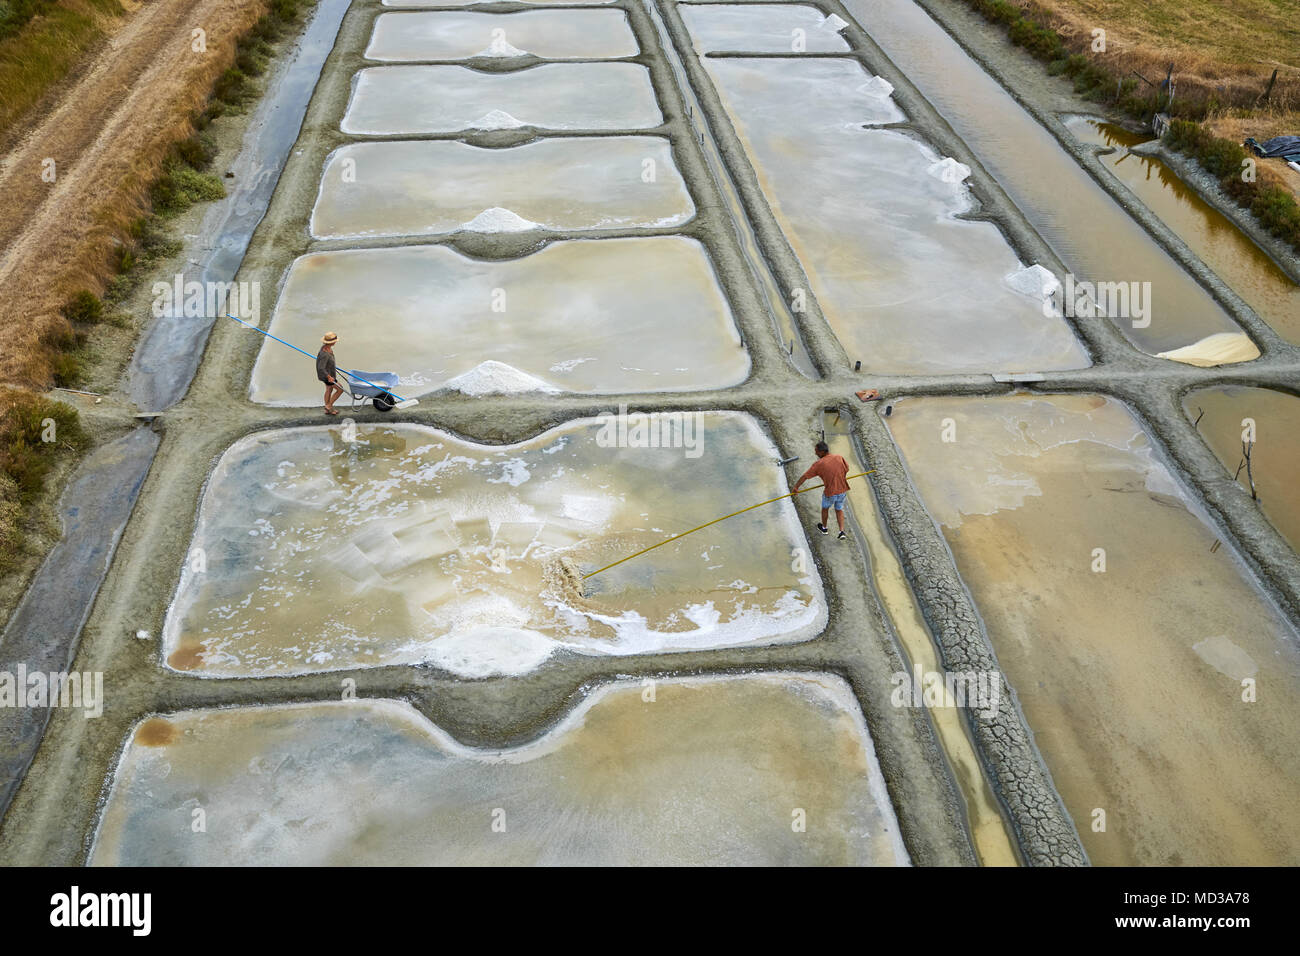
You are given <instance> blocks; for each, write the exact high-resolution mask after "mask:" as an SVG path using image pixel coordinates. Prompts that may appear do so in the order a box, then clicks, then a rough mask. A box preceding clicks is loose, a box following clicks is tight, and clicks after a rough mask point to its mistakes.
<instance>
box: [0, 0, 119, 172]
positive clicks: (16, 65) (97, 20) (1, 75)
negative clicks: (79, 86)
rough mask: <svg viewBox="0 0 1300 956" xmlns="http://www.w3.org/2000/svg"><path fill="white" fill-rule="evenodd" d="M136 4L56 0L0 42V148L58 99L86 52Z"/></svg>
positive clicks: (90, 0) (111, 1)
mask: <svg viewBox="0 0 1300 956" xmlns="http://www.w3.org/2000/svg"><path fill="white" fill-rule="evenodd" d="M139 6H140V4H139V3H136V2H133V0H58V2H57V3H55V4H54V5H53V6H52V7H51V8H50V9H49V10H48V11H46V12H44V13H42V14H40V15H39V16H37V17H35V18H34V19H33V20H32V21H31V22H30V23H28V24H27V25H26V26H25V27H24V28H23V29H22V31H21V32H20V33H18V34H16V35H14V36H11V37H8V38H6V39H5V40H3V41H0V90H3V91H4V96H3V97H2V98H0V146H3V147H5V148H8V147H9V146H10V145H11V143H12V140H13V139H14V138H15V134H16V133H18V132H21V126H22V121H23V120H24V119H26V118H27V115H28V114H29V113H30V112H31V111H32V110H33V109H34V108H36V107H38V106H39V105H41V104H42V102H43V101H45V100H47V98H49V97H51V96H54V95H57V92H58V87H59V84H60V83H62V82H63V81H64V80H66V79H67V78H68V76H69V75H70V74H71V73H72V72H73V70H74V67H75V66H76V65H77V63H78V62H79V61H80V60H81V59H82V57H83V56H84V55H85V54H86V52H87V51H88V50H90V49H92V48H93V47H95V46H96V45H97V44H99V43H100V42H101V41H103V40H104V39H105V38H106V37H108V36H110V35H111V34H113V33H115V32H116V31H117V30H118V29H119V28H120V27H121V26H122V24H123V23H124V22H125V21H126V18H127V15H128V14H129V13H131V12H133V11H134V10H136V9H138V8H139Z"/></svg>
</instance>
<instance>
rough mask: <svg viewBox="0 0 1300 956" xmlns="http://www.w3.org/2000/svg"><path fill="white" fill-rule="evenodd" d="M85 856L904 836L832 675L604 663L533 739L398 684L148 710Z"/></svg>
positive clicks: (708, 851) (825, 841) (544, 849)
mask: <svg viewBox="0 0 1300 956" xmlns="http://www.w3.org/2000/svg"><path fill="white" fill-rule="evenodd" d="M160 725H161V727H162V729H161V731H160V730H159V729H158V728H159V726H160ZM199 814H201V815H202V818H203V821H204V826H205V829H204V832H197V833H196V832H195V827H194V821H195V820H196V819H197V818H198V815H199ZM90 862H91V863H92V864H93V865H98V866H111V865H127V866H131V865H153V866H158V865H207V866H212V865H234V864H238V865H268V864H277V865H295V866H333V865H339V866H357V865H389V866H392V865H398V866H402V865H418V866H428V865H480V866H481V865H489V866H501V865H562V866H565V865H567V866H599V865H623V866H625V865H630V864H638V865H650V866H654V865H676V866H681V865H713V866H719V865H733V866H738V865H769V866H771V865H836V866H905V865H907V864H908V857H907V852H906V850H905V849H904V847H903V844H902V841H901V839H900V837H899V828H898V823H897V821H896V820H895V818H894V813H893V808H892V807H891V806H890V803H889V799H888V796H887V794H886V792H885V786H884V780H883V778H882V776H881V773H880V768H879V765H878V764H877V762H876V756H875V749H874V747H873V745H872V741H871V736H870V734H869V733H868V731H867V728H866V725H865V724H864V723H863V720H862V715H861V712H860V711H859V709H858V706H857V701H856V700H855V699H854V697H853V694H852V692H851V691H850V690H849V688H848V686H847V685H846V684H845V683H844V682H843V681H842V680H840V679H839V678H837V677H832V676H829V675H797V676H796V675H792V674H779V673H778V674H767V675H761V676H759V675H752V676H751V675H747V676H736V677H717V678H677V679H672V680H663V681H659V682H657V683H654V682H644V683H632V682H617V683H614V684H610V685H606V686H604V687H601V688H598V689H597V690H595V691H594V692H593V693H592V694H591V695H590V696H588V698H587V699H586V700H585V701H584V702H583V703H581V704H580V705H579V706H578V707H577V709H576V710H575V711H574V712H573V713H572V714H570V715H569V716H568V717H566V718H565V719H564V720H563V721H562V722H561V723H560V724H559V726H557V727H555V728H553V729H552V730H550V731H548V732H547V733H546V734H545V735H544V736H543V737H541V738H540V739H539V740H537V741H535V742H533V743H530V744H526V745H524V746H522V747H517V748H513V749H510V750H504V751H487V750H477V749H472V748H468V747H464V746H462V745H460V744H458V743H457V742H456V741H455V740H454V739H453V738H451V737H450V736H449V735H448V734H446V733H445V732H444V731H442V730H441V729H440V728H438V727H437V726H435V725H433V724H431V723H430V722H429V721H428V720H427V719H425V718H424V717H423V716H422V715H421V714H420V713H419V712H418V711H416V710H414V709H413V708H412V707H411V706H410V705H408V704H406V703H404V702H402V701H396V700H383V699H380V700H354V701H348V702H342V701H340V702H337V703H313V704H296V705H289V706H275V707H242V708H236V709H233V710H195V711H186V712H182V713H176V714H167V715H164V716H160V717H153V718H151V719H149V720H147V721H145V722H143V723H142V724H141V725H140V726H138V727H137V728H136V730H135V731H134V733H133V735H132V737H131V738H130V739H129V740H128V743H127V746H126V749H125V752H124V753H123V755H122V758H121V763H120V765H119V767H118V770H117V773H116V775H115V777H114V779H113V784H112V788H111V791H110V793H109V796H108V801H107V804H106V806H105V808H104V812H103V817H102V821H101V823H100V826H99V829H98V833H97V835H96V839H95V842H94V846H93V848H92V851H91V857H90Z"/></svg>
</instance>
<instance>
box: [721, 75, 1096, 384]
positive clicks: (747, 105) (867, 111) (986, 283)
mask: <svg viewBox="0 0 1300 956" xmlns="http://www.w3.org/2000/svg"><path fill="white" fill-rule="evenodd" d="M703 62H704V64H705V67H706V68H707V70H708V72H709V74H710V75H711V76H712V78H713V80H714V83H715V85H716V86H717V88H718V92H719V94H720V95H721V97H722V99H723V103H724V104H725V106H726V108H727V111H728V113H729V114H730V116H731V117H732V119H733V122H734V123H735V126H736V130H737V133H738V134H739V135H740V137H741V139H742V141H743V142H744V144H745V147H746V150H747V151H748V152H749V154H750V157H751V159H752V160H753V162H754V168H755V171H756V173H757V174H758V177H759V182H760V183H761V185H762V187H763V191H764V193H765V194H766V195H767V197H768V199H769V201H770V203H771V205H772V210H773V212H774V214H775V215H776V217H777V219H778V221H779V222H780V223H781V226H782V228H783V230H784V231H785V234H786V236H787V238H788V239H789V240H790V244H791V246H792V247H793V248H794V250H795V253H796V254H797V255H798V257H799V260H800V262H801V263H802V264H803V267H804V271H805V272H806V273H807V275H808V278H809V281H810V283H811V284H812V291H813V292H814V294H815V295H816V297H817V301H818V303H819V304H820V305H821V308H822V311H823V313H824V314H825V315H826V318H827V320H828V321H829V323H830V326H831V329H832V330H833V331H834V333H835V335H836V336H837V337H838V339H839V340H840V343H841V344H842V345H843V346H844V349H845V351H846V352H847V353H848V357H849V359H850V360H851V361H852V360H858V359H860V360H861V361H862V364H863V366H864V367H865V368H867V369H871V370H875V371H881V372H889V373H893V374H902V373H927V372H958V371H981V372H999V371H1026V370H1042V369H1063V368H1083V367H1086V366H1087V365H1088V364H1089V361H1088V358H1087V354H1086V352H1085V351H1084V350H1083V348H1082V347H1081V346H1080V345H1079V343H1078V342H1077V341H1076V340H1075V338H1074V336H1073V334H1072V333H1071V332H1070V330H1069V328H1068V326H1067V325H1066V324H1065V322H1064V321H1063V320H1062V319H1060V318H1059V317H1054V316H1050V315H1048V314H1045V311H1044V304H1043V300H1042V299H1041V298H1039V297H1037V296H1033V295H1027V294H1023V293H1020V292H1016V291H1013V290H1012V288H1011V287H1010V286H1009V285H1008V278H1009V277H1010V276H1012V275H1013V274H1015V273H1017V272H1019V271H1020V270H1021V269H1022V267H1023V266H1022V263H1021V262H1020V261H1019V260H1018V259H1017V258H1016V255H1015V253H1014V252H1013V250H1012V249H1011V248H1010V247H1009V246H1008V245H1007V243H1006V241H1005V240H1004V239H1003V237H1002V235H1001V233H1000V232H999V231H998V229H997V227H996V226H994V225H993V224H992V223H988V222H974V221H964V220H960V219H957V218H955V217H956V216H957V214H959V213H962V212H964V211H967V210H969V209H970V208H971V205H972V200H971V198H970V193H969V190H968V189H967V188H966V186H965V185H963V183H962V182H960V181H959V180H958V178H957V177H956V176H954V175H951V173H950V172H948V170H950V169H951V168H952V167H951V166H947V167H945V166H942V165H940V162H939V161H940V159H941V157H940V156H938V155H937V154H935V153H934V152H933V151H932V150H931V149H930V148H929V147H928V146H926V145H925V144H923V143H921V142H919V141H917V140H916V139H914V138H912V137H911V136H908V135H905V134H904V133H901V132H896V131H892V130H873V129H864V128H863V124H871V123H888V122H895V121H899V120H902V119H903V118H904V116H903V114H902V113H901V112H900V111H899V110H898V108H897V107H895V106H894V104H893V102H892V100H890V99H889V98H888V97H881V96H878V95H874V88H873V86H872V84H869V83H868V81H869V80H870V79H871V78H870V77H869V76H868V75H867V74H866V73H865V72H863V71H862V69H861V67H859V65H858V64H857V63H856V62H855V61H852V60H841V59H797V58H792V59H781V60H749V59H743V58H726V59H705V60H704V61H703ZM1048 311H1050V307H1049V309H1048Z"/></svg>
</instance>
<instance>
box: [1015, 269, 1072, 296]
mask: <svg viewBox="0 0 1300 956" xmlns="http://www.w3.org/2000/svg"><path fill="white" fill-rule="evenodd" d="M1004 281H1005V282H1006V284H1007V285H1008V286H1010V287H1011V288H1012V289H1015V290H1016V291H1017V292H1019V293H1020V294H1021V295H1028V296H1033V297H1034V298H1038V299H1046V298H1048V297H1049V296H1052V295H1054V294H1055V293H1056V292H1057V290H1059V289H1060V288H1061V283H1060V281H1059V280H1058V279H1057V278H1056V276H1055V275H1053V274H1052V271H1051V270H1050V269H1044V268H1043V267H1042V266H1040V265H1039V264H1038V263H1036V262H1035V263H1034V264H1033V265H1032V266H1025V268H1023V269H1021V270H1020V271H1019V272H1013V273H1011V274H1010V275H1009V276H1007V277H1006V278H1005V279H1004Z"/></svg>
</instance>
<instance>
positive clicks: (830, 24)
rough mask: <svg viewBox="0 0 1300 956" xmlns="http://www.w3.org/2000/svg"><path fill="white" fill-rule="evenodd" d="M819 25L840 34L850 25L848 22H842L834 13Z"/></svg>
mask: <svg viewBox="0 0 1300 956" xmlns="http://www.w3.org/2000/svg"><path fill="white" fill-rule="evenodd" d="M819 25H820V26H821V27H823V28H824V29H828V30H834V31H836V32H837V33H838V32H839V31H840V30H843V29H844V28H845V27H847V26H848V25H849V24H848V22H847V21H845V20H841V19H840V18H839V17H837V16H836V15H835V14H833V13H832V14H831V15H830V16H829V17H827V18H826V19H825V20H823V21H822V22H821V23H820V24H819Z"/></svg>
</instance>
